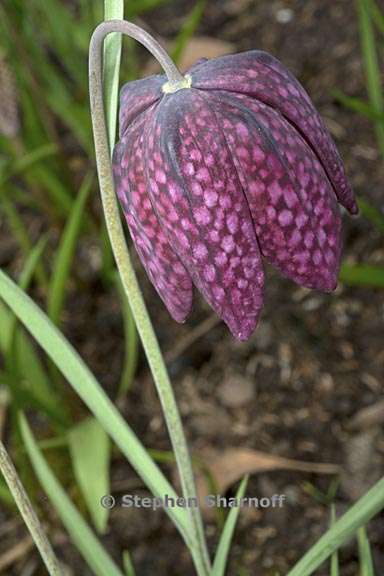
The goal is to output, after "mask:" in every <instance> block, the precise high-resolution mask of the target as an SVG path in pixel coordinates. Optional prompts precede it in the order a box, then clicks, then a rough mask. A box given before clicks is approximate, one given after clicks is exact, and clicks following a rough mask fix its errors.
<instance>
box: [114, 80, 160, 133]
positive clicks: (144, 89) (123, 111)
mask: <svg viewBox="0 0 384 576" xmlns="http://www.w3.org/2000/svg"><path fill="white" fill-rule="evenodd" d="M166 81H167V79H166V77H165V76H162V75H155V76H149V77H148V78H144V79H143V80H134V81H133V82H127V84H124V86H123V87H122V88H121V90H120V112H119V134H120V138H121V137H122V136H124V134H125V132H126V131H127V129H128V127H129V125H130V124H131V122H133V120H134V119H135V118H136V117H137V116H138V115H139V114H141V113H142V112H144V111H145V110H147V108H149V107H150V106H152V104H154V103H155V102H156V101H157V100H159V99H160V98H161V97H162V95H163V92H162V91H161V87H162V85H163V84H164V83H165V82H166Z"/></svg>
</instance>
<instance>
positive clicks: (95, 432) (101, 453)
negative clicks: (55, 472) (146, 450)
mask: <svg viewBox="0 0 384 576" xmlns="http://www.w3.org/2000/svg"><path fill="white" fill-rule="evenodd" d="M68 445H69V450H70V454H71V459H72V466H73V470H74V473H75V477H76V480H77V483H78V485H79V487H80V489H81V492H82V494H83V496H84V500H85V502H86V504H87V507H88V510H89V512H90V514H91V517H92V520H93V523H94V525H95V527H96V530H97V531H98V533H99V534H105V531H106V528H107V522H108V509H107V508H105V507H103V506H100V499H101V497H102V496H104V495H105V494H109V493H110V486H109V461H110V452H111V444H110V441H109V438H108V436H107V434H106V433H105V431H104V429H103V428H102V427H101V426H100V424H99V423H98V421H97V420H96V419H95V418H87V419H86V420H84V421H83V422H81V423H80V424H77V425H76V426H74V427H73V428H72V429H71V430H70V432H69V434H68Z"/></svg>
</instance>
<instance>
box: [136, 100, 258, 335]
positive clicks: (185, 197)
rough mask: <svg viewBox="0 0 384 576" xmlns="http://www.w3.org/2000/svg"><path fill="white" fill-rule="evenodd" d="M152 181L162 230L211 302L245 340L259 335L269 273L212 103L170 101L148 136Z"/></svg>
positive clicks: (157, 115)
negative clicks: (261, 255) (264, 270)
mask: <svg viewBox="0 0 384 576" xmlns="http://www.w3.org/2000/svg"><path fill="white" fill-rule="evenodd" d="M146 150H147V151H148V152H147V163H146V169H147V177H148V184H149V187H150V195H151V199H152V203H153V206H154V208H155V210H156V212H157V214H158V216H159V219H160V222H161V225H162V226H164V228H165V229H166V232H167V235H168V238H169V240H170V243H171V245H172V246H173V247H174V248H175V250H176V251H177V253H178V255H179V256H180V258H181V259H182V261H183V263H184V264H185V266H186V267H187V269H188V271H189V272H190V274H191V276H192V280H193V282H194V283H195V284H196V286H197V287H198V288H199V290H200V291H201V292H202V294H203V295H204V297H205V299H206V300H207V301H208V302H209V304H210V305H211V306H212V307H213V308H214V310H216V312H217V313H218V314H219V316H220V317H222V318H223V320H224V321H225V322H226V323H227V325H228V326H229V328H230V330H231V332H232V333H233V334H234V336H236V337H237V338H239V339H241V340H245V339H247V338H248V337H249V336H250V334H251V333H252V331H253V330H254V328H255V326H256V324H257V320H258V317H259V314H260V310H261V307H262V290H263V281H264V274H263V270H262V264H261V258H260V252H259V248H258V245H257V240H256V237H255V232H254V228H253V224H252V220H251V216H250V212H249V208H248V205H247V201H246V198H245V196H244V194H243V191H242V188H241V184H240V182H239V180H238V176H237V173H236V169H235V167H234V164H233V161H232V158H231V154H230V151H229V149H228V146H227V144H226V141H225V138H224V135H223V133H222V130H221V128H220V125H219V122H218V120H217V118H216V115H215V113H214V111H213V110H211V109H210V107H209V106H208V105H207V98H206V97H203V96H201V94H200V93H199V92H198V91H197V90H193V89H183V90H179V91H178V92H176V93H175V94H172V95H169V96H166V97H165V98H164V99H163V100H162V101H161V103H160V105H159V106H158V108H157V110H156V112H155V114H154V116H153V122H152V123H151V124H148V126H147V130H146Z"/></svg>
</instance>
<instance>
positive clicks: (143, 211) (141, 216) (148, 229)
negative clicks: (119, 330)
mask: <svg viewBox="0 0 384 576" xmlns="http://www.w3.org/2000/svg"><path fill="white" fill-rule="evenodd" d="M144 122H145V118H139V119H138V121H137V120H136V121H135V122H134V123H133V124H132V125H131V126H130V127H129V128H128V130H127V132H126V134H125V136H124V137H123V139H122V140H121V141H120V142H119V143H118V144H117V146H116V147H115V150H114V156H113V169H114V170H113V172H114V178H115V182H116V188H117V193H118V197H119V200H120V203H121V206H122V209H123V211H124V215H125V218H126V221H127V224H128V227H129V231H130V233H131V236H132V239H133V241H134V244H135V248H136V250H137V252H138V254H139V256H140V259H141V261H142V263H143V265H144V267H145V269H146V271H147V274H148V276H149V278H150V280H151V282H152V283H153V285H154V286H155V288H156V290H157V291H158V293H159V295H160V297H161V298H162V300H163V302H164V304H165V305H166V307H167V308H168V310H169V312H170V314H171V315H172V317H173V318H174V319H175V320H177V321H178V322H183V321H184V320H185V318H186V317H187V315H188V314H189V312H190V310H191V306H192V282H191V278H190V276H189V274H188V273H187V271H186V269H185V268H184V266H183V264H182V263H181V261H180V259H179V258H178V257H177V255H176V253H175V252H174V250H173V249H172V248H171V246H170V245H169V242H168V240H167V238H166V236H165V234H164V231H163V229H162V228H161V226H160V224H159V221H158V219H157V216H156V214H155V212H154V211H153V209H152V205H151V201H150V198H149V196H148V194H147V184H146V181H145V177H144V169H143V158H144V154H143V152H144V150H143V127H144Z"/></svg>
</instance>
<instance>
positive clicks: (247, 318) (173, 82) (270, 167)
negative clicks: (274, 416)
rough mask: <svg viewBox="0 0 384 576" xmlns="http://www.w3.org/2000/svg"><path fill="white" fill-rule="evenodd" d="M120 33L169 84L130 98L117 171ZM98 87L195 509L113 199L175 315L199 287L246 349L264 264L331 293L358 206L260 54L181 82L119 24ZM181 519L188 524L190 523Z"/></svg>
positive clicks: (146, 83) (150, 43)
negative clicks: (115, 70)
mask: <svg viewBox="0 0 384 576" xmlns="http://www.w3.org/2000/svg"><path fill="white" fill-rule="evenodd" d="M111 32H121V33H123V34H127V35H128V36H131V37H133V38H135V39H136V40H137V41H139V42H141V43H142V44H143V45H144V46H145V47H146V48H148V50H149V51H150V52H151V53H152V54H153V55H154V56H155V57H156V58H157V60H158V61H159V62H160V64H161V65H162V67H163V69H164V71H165V74H166V75H165V76H162V75H156V76H151V77H150V78H146V79H144V80H139V81H136V82H130V83H129V84H126V85H125V86H124V87H123V89H122V92H121V103H120V140H119V142H118V144H117V145H116V147H115V150H114V153H113V169H112V166H111V162H110V149H109V145H108V136H107V130H106V124H105V115H104V103H103V90H102V47H103V41H104V38H105V36H106V35H107V34H109V33H111ZM89 84H90V97H91V112H92V123H93V132H94V140H95V150H96V160H97V165H98V175H99V183H100V191H101V196H102V200H103V207H104V212H105V216H106V222H107V227H108V232H109V236H110V239H111V244H112V248H113V251H114V255H115V258H116V262H117V265H118V268H119V272H120V276H121V279H122V282H123V285H124V288H125V291H126V294H127V296H128V298H129V302H130V305H131V308H132V312H133V315H134V318H135V321H136V325H137V328H138V331H139V334H140V336H141V340H142V343H143V347H144V350H145V352H146V355H147V358H148V362H149V365H150V368H151V371H152V375H153V378H154V381H155V383H156V387H157V391H158V394H159V397H160V400H161V403H162V407H163V411H164V416H165V418H166V422H167V426H168V430H169V433H170V437H171V441H172V446H173V449H174V453H175V457H176V461H177V464H178V470H179V473H180V479H181V485H182V491H183V496H184V497H185V498H196V489H195V483H194V479H193V473H192V466H191V461H190V457H189V453H188V448H187V444H186V441H185V436H184V432H183V429H182V425H181V421H180V416H179V413H178V409H177V405H176V402H175V399H174V395H173V391H172V386H171V384H170V381H169V377H168V374H167V371H166V368H165V364H164V359H163V357H162V354H161V351H160V349H159V346H158V343H157V339H156V336H155V333H154V331H153V328H152V324H151V322H150V319H149V316H148V313H147V310H146V307H145V304H144V301H143V298H142V295H141V291H140V288H139V286H138V283H137V280H136V276H135V273H134V270H133V267H132V264H131V261H130V258H129V252H128V249H127V245H126V242H125V238H124V233H123V229H122V226H121V222H120V218H119V210H118V206H117V202H116V197H115V188H116V192H117V195H118V197H119V200H120V203H121V206H122V209H123V212H124V215H125V218H126V220H127V223H128V226H129V229H130V233H131V236H132V239H133V242H134V244H135V247H136V249H137V251H138V253H139V256H140V258H141V261H142V263H143V265H144V266H145V268H146V271H147V273H148V276H149V278H150V279H151V281H152V283H153V284H154V286H155V287H156V289H157V291H158V293H159V295H160V296H161V298H162V300H163V301H164V303H165V305H166V307H167V308H168V310H169V312H170V314H171V315H172V316H173V318H175V320H177V321H179V322H182V321H184V320H185V318H186V317H187V315H188V313H189V312H190V309H191V306H192V286H193V284H194V285H195V286H196V287H197V288H198V289H199V290H200V292H201V293H202V294H203V296H204V297H205V298H206V300H207V301H208V302H209V304H210V305H211V306H212V308H214V310H216V312H217V313H218V314H219V315H220V317H221V318H223V320H224V321H225V322H226V323H227V325H228V326H229V328H230V330H231V332H232V333H233V334H234V335H235V336H236V337H237V338H239V339H241V340H245V339H247V338H249V336H250V335H251V333H252V331H253V330H254V328H255V326H256V324H257V321H258V318H259V315H260V311H261V308H262V303H263V286H264V272H263V264H262V259H263V258H265V259H267V260H268V261H269V262H270V263H271V264H273V265H274V266H275V267H276V268H277V269H278V270H280V272H281V273H282V274H284V275H285V276H287V277H289V278H291V279H292V280H294V281H295V282H297V283H299V284H300V285H303V286H307V287H309V288H316V289H319V290H323V291H330V290H333V289H334V288H335V286H336V283H337V275H338V270H339V265H340V255H341V220H340V214H339V208H338V202H339V203H340V204H342V205H343V206H344V207H346V208H347V209H348V210H349V211H350V212H351V213H356V212H357V206H356V203H355V200H354V197H353V193H352V191H351V189H350V187H349V185H348V182H347V180H346V176H345V173H344V168H343V164H342V161H341V159H340V157H339V155H338V152H337V150H336V147H335V145H334V143H333V141H332V139H331V137H330V135H329V132H328V130H327V129H326V127H325V125H324V122H323V121H322V119H321V118H320V116H319V115H318V113H317V112H316V110H315V108H314V107H313V104H312V102H311V100H310V99H309V97H308V95H307V94H306V92H305V91H304V89H303V88H302V86H301V85H300V84H299V83H298V81H297V80H296V79H295V78H294V77H293V76H292V75H291V74H290V73H289V72H288V71H287V70H286V69H285V68H284V67H283V66H282V65H281V64H280V63H279V62H278V61H277V60H275V59H274V58H273V57H272V56H269V55H268V54H265V53H264V52H259V51H251V52H245V53H243V54H237V55H233V56H224V57H221V58H217V59H214V60H203V61H199V62H197V63H196V64H195V65H194V66H193V67H192V68H191V69H190V70H189V71H188V72H187V73H186V74H185V75H184V76H183V75H182V74H181V73H180V72H179V70H178V69H177V68H176V66H175V65H174V63H173V62H172V60H171V59H170V58H169V56H168V54H167V53H166V52H165V51H164V50H163V49H162V47H161V46H160V45H159V44H158V43H157V42H156V41H155V40H154V39H153V38H152V37H151V36H150V35H149V34H148V33H146V32H145V31H144V30H142V29H141V28H139V27H138V26H135V25H134V24H132V23H129V22H126V21H121V20H111V21H108V22H104V23H103V24H101V25H99V26H98V27H97V28H96V30H95V32H94V34H93V36H92V39H91V44H90V69H89ZM114 183H115V185H114ZM184 514H186V515H187V518H188V520H187V524H183V525H181V524H180V522H179V519H180V518H181V515H182V516H183V518H184ZM177 517H178V520H177V521H176V522H175V523H176V525H177V526H178V528H179V530H180V532H181V534H182V536H183V537H184V539H185V541H186V543H187V545H188V547H189V549H190V550H191V554H192V557H193V560H194V563H195V567H196V570H197V573H198V574H199V575H201V576H208V574H210V570H211V569H210V559H209V556H208V552H207V546H206V540H205V536H204V531H203V526H202V520H201V514H200V510H199V508H198V507H197V508H195V507H191V508H189V509H187V510H184V511H178V512H177ZM173 520H174V521H175V517H174V518H173ZM186 526H187V528H186ZM228 545H229V544H228ZM219 548H220V547H219Z"/></svg>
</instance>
